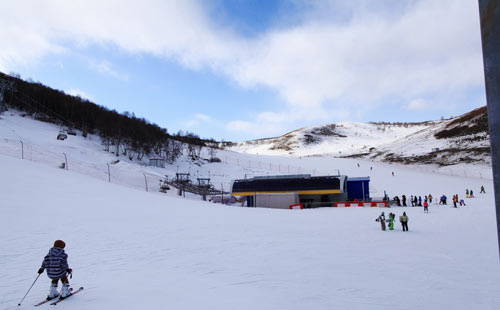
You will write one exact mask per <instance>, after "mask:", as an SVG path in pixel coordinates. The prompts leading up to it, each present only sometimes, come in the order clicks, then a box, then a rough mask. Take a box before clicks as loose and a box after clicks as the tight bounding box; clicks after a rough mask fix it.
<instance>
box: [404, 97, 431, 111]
mask: <svg viewBox="0 0 500 310" xmlns="http://www.w3.org/2000/svg"><path fill="white" fill-rule="evenodd" d="M428 107H429V104H428V103H427V101H425V100H423V99H415V100H412V101H411V102H410V103H409V104H408V105H407V106H406V109H407V110H410V111H418V110H425V109H427V108H428Z"/></svg>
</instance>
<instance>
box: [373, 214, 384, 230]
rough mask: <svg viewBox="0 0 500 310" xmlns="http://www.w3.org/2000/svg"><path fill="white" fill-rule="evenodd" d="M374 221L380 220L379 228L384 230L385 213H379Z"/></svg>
mask: <svg viewBox="0 0 500 310" xmlns="http://www.w3.org/2000/svg"><path fill="white" fill-rule="evenodd" d="M375 221H376V222H380V228H382V230H384V231H385V215H384V212H382V214H380V215H379V217H378V218H377V219H376V220H375Z"/></svg>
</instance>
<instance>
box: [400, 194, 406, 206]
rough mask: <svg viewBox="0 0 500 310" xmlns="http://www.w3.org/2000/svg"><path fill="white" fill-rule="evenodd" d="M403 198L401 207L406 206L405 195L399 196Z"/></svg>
mask: <svg viewBox="0 0 500 310" xmlns="http://www.w3.org/2000/svg"><path fill="white" fill-rule="evenodd" d="M401 198H402V200H403V207H406V195H403V196H401Z"/></svg>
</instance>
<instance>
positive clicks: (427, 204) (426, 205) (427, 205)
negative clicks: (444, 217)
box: [424, 201, 429, 213]
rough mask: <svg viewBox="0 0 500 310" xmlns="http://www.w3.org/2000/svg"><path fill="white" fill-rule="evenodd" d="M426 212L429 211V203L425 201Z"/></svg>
mask: <svg viewBox="0 0 500 310" xmlns="http://www.w3.org/2000/svg"><path fill="white" fill-rule="evenodd" d="M424 213H429V203H428V202H427V201H424Z"/></svg>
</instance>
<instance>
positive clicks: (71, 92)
mask: <svg viewBox="0 0 500 310" xmlns="http://www.w3.org/2000/svg"><path fill="white" fill-rule="evenodd" d="M66 94H68V95H71V96H75V97H80V98H83V99H87V100H90V101H94V99H93V98H92V96H89V95H88V94H87V93H85V92H84V91H83V90H80V89H78V88H71V89H68V90H67V91H66Z"/></svg>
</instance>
